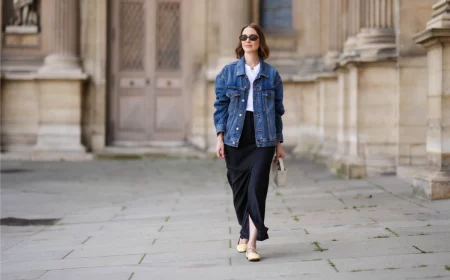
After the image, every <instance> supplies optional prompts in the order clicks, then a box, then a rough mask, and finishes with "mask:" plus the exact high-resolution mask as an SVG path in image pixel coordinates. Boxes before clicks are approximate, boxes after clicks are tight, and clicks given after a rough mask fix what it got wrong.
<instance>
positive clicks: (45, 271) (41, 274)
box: [36, 270, 50, 279]
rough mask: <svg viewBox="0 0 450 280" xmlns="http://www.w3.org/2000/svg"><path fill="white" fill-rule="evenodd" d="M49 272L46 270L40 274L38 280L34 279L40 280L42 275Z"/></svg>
mask: <svg viewBox="0 0 450 280" xmlns="http://www.w3.org/2000/svg"><path fill="white" fill-rule="evenodd" d="M49 271H50V270H46V271H44V273H42V274H41V275H39V277H38V278H36V279H40V278H41V277H42V276H44V274H45V273H47V272H49Z"/></svg>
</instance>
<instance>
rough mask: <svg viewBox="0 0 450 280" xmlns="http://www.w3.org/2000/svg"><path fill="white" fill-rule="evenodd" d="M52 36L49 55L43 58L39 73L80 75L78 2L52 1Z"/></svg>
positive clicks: (74, 0)
mask: <svg viewBox="0 0 450 280" xmlns="http://www.w3.org/2000/svg"><path fill="white" fill-rule="evenodd" d="M50 3H52V4H53V13H54V14H53V21H54V22H53V26H52V27H53V36H52V37H51V43H50V49H51V52H52V53H51V54H50V55H48V56H47V57H46V58H45V61H44V66H43V67H42V68H41V69H40V70H39V73H43V74H45V73H51V74H52V75H54V74H55V73H57V72H59V73H61V72H62V73H64V74H66V73H67V72H69V73H72V74H81V73H82V70H81V66H80V60H79V57H78V55H79V30H78V26H79V22H80V21H79V8H80V7H79V4H80V3H79V1H78V0H53V1H50V2H46V4H50Z"/></svg>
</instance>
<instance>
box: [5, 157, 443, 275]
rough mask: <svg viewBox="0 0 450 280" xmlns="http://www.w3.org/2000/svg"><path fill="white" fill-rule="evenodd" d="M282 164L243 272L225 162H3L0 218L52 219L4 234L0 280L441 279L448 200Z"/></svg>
mask: <svg viewBox="0 0 450 280" xmlns="http://www.w3.org/2000/svg"><path fill="white" fill-rule="evenodd" d="M287 164H289V165H288V168H289V187H287V188H285V189H277V188H275V187H274V186H271V187H270V190H269V196H268V202H267V212H266V222H267V226H268V227H269V236H270V239H269V240H267V241H265V242H263V243H259V252H260V254H261V255H262V260H261V262H259V263H250V262H248V261H247V260H246V259H245V257H244V255H243V254H238V253H237V252H236V251H235V242H236V241H237V238H238V231H239V227H238V225H237V222H236V219H235V214H234V212H233V211H234V210H233V206H232V200H231V192H230V188H229V187H228V185H227V183H226V179H225V178H226V177H225V170H224V162H223V161H218V160H187V159H186V160H175V159H160V160H145V161H141V160H139V161H92V162H84V163H82V162H78V163H74V162H72V163H68V162H57V163H39V162H33V163H32V162H11V161H4V162H2V174H1V176H2V177H1V183H2V185H1V203H2V204H1V210H2V213H1V216H2V218H6V217H16V218H27V219H54V218H57V219H61V220H59V222H58V223H57V224H55V225H53V226H26V227H18V226H5V225H2V226H1V250H2V254H1V276H2V277H1V279H3V280H7V279H39V280H50V279H58V280H62V279H64V280H67V279H96V280H99V279H108V280H116V279H117V280H129V279H132V280H140V279H146V280H148V279H275V280H276V279H364V280H371V279H377V280H378V279H429V278H438V279H450V219H449V218H450V201H435V202H429V201H426V200H422V199H419V198H414V197H412V196H411V193H412V192H411V189H410V187H409V186H408V185H407V184H406V183H404V182H402V181H399V180H398V179H396V178H395V177H380V178H373V179H371V180H354V181H345V180H341V179H338V178H335V177H334V176H332V175H331V174H329V173H328V171H326V170H325V169H324V168H323V167H321V166H319V165H316V164H313V163H311V162H308V161H296V162H293V161H287Z"/></svg>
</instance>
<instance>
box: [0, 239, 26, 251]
mask: <svg viewBox="0 0 450 280" xmlns="http://www.w3.org/2000/svg"><path fill="white" fill-rule="evenodd" d="M24 241H25V240H20V241H17V242H16V243H14V244H11V245H10V246H9V247H7V248H6V249H5V251H4V252H6V251H8V250H9V249H11V248H12V247H14V246H16V245H19V244H20V243H22V242H24ZM2 253H3V252H2Z"/></svg>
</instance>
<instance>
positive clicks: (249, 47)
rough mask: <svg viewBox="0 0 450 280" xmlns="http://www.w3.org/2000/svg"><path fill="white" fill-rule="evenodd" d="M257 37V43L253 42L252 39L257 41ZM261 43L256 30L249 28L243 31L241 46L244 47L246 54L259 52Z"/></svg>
mask: <svg viewBox="0 0 450 280" xmlns="http://www.w3.org/2000/svg"><path fill="white" fill-rule="evenodd" d="M244 35H246V36H244ZM252 35H253V36H252ZM255 35H256V38H257V39H256V40H255V41H252V40H251V39H255ZM245 37H246V38H245ZM242 39H245V40H244V41H243V40H242ZM259 42H260V41H259V36H258V32H256V30H255V29H253V28H251V27H247V28H245V29H244V30H243V31H242V34H241V45H242V48H243V49H244V52H246V53H253V52H258V49H259Z"/></svg>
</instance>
